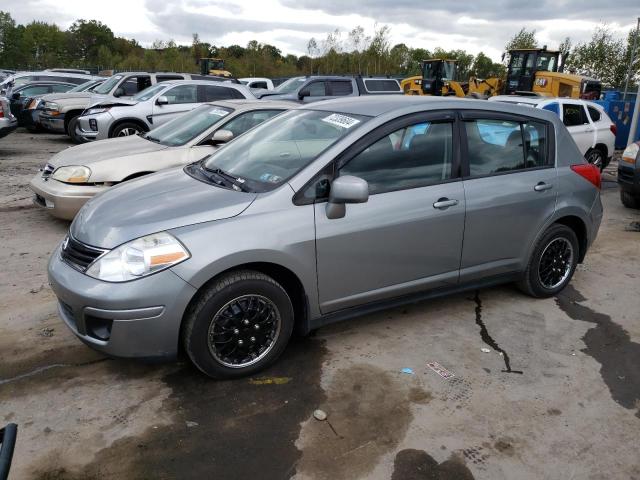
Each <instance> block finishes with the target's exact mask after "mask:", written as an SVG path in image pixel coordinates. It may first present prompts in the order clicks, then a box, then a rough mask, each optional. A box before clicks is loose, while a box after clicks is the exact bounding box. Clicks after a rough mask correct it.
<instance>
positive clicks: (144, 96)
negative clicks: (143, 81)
mask: <svg viewBox="0 0 640 480" xmlns="http://www.w3.org/2000/svg"><path fill="white" fill-rule="evenodd" d="M165 88H167V86H166V85H155V86H153V87H149V88H145V89H144V90H142V91H141V92H140V93H137V94H135V95H134V96H133V97H131V100H135V101H136V102H144V101H145V100H149V99H150V98H152V97H153V96H154V95H155V94H157V93H160V92H161V91H162V90H163V89H165Z"/></svg>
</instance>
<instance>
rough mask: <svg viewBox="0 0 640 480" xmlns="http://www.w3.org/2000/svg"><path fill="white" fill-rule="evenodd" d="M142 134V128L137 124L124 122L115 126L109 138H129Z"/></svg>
mask: <svg viewBox="0 0 640 480" xmlns="http://www.w3.org/2000/svg"><path fill="white" fill-rule="evenodd" d="M142 132H144V130H143V128H142V127H141V126H140V125H138V124H137V123H133V122H124V123H121V124H119V125H117V126H116V127H115V128H114V129H113V131H112V132H111V135H110V136H111V137H129V136H131V135H138V134H139V133H142Z"/></svg>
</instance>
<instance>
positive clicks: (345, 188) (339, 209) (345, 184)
mask: <svg viewBox="0 0 640 480" xmlns="http://www.w3.org/2000/svg"><path fill="white" fill-rule="evenodd" d="M368 200H369V184H368V183H367V181H366V180H363V179H362V178H359V177H354V176H352V175H345V176H342V177H338V178H336V179H335V180H334V181H333V182H332V183H331V191H330V192H329V202H328V203H327V208H326V212H327V218H329V219H336V218H342V217H344V215H345V213H346V208H345V205H346V204H347V203H365V202H367V201H368Z"/></svg>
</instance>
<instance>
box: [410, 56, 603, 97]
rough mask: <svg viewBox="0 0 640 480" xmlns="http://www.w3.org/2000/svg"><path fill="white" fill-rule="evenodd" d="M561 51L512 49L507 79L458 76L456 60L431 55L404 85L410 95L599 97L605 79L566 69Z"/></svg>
mask: <svg viewBox="0 0 640 480" xmlns="http://www.w3.org/2000/svg"><path fill="white" fill-rule="evenodd" d="M559 60H560V52H558V51H551V50H547V49H546V47H544V48H539V49H518V50H510V51H509V63H508V67H507V75H506V79H502V78H498V77H492V78H488V79H484V80H480V79H476V78H474V77H471V78H470V79H469V81H468V82H461V81H459V80H458V78H457V62H456V61H455V60H444V59H430V60H423V61H422V62H421V64H420V70H421V72H420V73H421V74H420V75H418V76H414V77H409V78H405V79H404V80H402V82H401V85H402V88H403V90H404V92H405V93H406V94H407V95H439V96H446V95H455V96H457V97H476V98H487V97H490V96H493V95H500V94H506V95H514V94H518V95H541V96H552V97H570V98H584V99H588V100H592V99H597V98H598V97H599V96H600V91H601V89H602V83H601V82H600V81H599V80H595V79H592V78H588V77H583V76H580V75H573V74H570V73H564V72H563V65H562V64H560V63H559Z"/></svg>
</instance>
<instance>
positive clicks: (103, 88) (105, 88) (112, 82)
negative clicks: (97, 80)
mask: <svg viewBox="0 0 640 480" xmlns="http://www.w3.org/2000/svg"><path fill="white" fill-rule="evenodd" d="M122 77H123V75H114V76H113V77H109V78H108V79H107V80H106V81H105V82H104V83H103V84H102V85H100V86H99V87H98V88H96V89H95V90H94V93H100V94H103V95H104V94H107V93H109V92H110V91H111V90H112V89H113V87H115V86H116V85H117V84H118V82H119V81H120V80H122Z"/></svg>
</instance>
